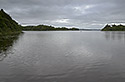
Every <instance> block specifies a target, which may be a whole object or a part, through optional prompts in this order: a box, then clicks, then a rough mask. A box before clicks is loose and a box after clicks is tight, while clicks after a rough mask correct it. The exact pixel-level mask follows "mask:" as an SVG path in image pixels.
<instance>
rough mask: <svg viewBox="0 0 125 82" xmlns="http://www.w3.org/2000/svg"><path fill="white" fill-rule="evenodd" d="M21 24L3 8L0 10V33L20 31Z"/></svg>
mask: <svg viewBox="0 0 125 82" xmlns="http://www.w3.org/2000/svg"><path fill="white" fill-rule="evenodd" d="M20 32H21V25H19V24H18V23H17V22H16V21H15V20H13V19H12V18H11V17H10V16H9V15H8V14H7V13H6V12H5V11H4V10H3V9H1V10H0V34H13V33H20Z"/></svg>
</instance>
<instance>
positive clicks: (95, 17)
mask: <svg viewBox="0 0 125 82" xmlns="http://www.w3.org/2000/svg"><path fill="white" fill-rule="evenodd" d="M0 8H3V9H4V10H5V11H6V12H7V13H9V14H10V15H11V16H12V17H13V18H14V19H15V20H16V21H18V23H20V24H21V25H38V24H47V25H53V26H57V27H58V26H61V27H62V26H66V27H79V28H102V27H103V26H104V25H105V24H106V23H117V22H121V23H124V22H125V10H124V9H125V0H0Z"/></svg>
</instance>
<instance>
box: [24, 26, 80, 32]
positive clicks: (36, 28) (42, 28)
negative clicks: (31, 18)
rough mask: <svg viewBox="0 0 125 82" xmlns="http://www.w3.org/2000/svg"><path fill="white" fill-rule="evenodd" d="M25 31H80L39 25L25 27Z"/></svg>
mask: <svg viewBox="0 0 125 82" xmlns="http://www.w3.org/2000/svg"><path fill="white" fill-rule="evenodd" d="M22 30H24V31H63V30H64V31H65V30H79V29H78V28H66V27H53V26H48V25H37V26H24V27H23V28H22Z"/></svg>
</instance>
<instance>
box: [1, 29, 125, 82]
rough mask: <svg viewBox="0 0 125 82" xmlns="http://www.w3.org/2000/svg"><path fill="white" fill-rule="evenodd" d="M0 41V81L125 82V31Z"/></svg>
mask: <svg viewBox="0 0 125 82" xmlns="http://www.w3.org/2000/svg"><path fill="white" fill-rule="evenodd" d="M0 41H1V42H0V44H1V46H0V47H1V48H0V49H1V51H0V82H125V32H101V31H34V32H33V31H28V32H24V34H21V35H19V36H18V37H16V39H14V40H13V41H12V39H11V40H9V39H8V40H6V39H1V40H0Z"/></svg>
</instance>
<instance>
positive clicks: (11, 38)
mask: <svg viewBox="0 0 125 82" xmlns="http://www.w3.org/2000/svg"><path fill="white" fill-rule="evenodd" d="M18 38H19V34H17V35H0V61H2V60H3V59H4V58H5V57H6V56H7V54H8V53H11V52H9V51H11V48H12V46H13V44H14V43H15V42H16V40H17V39H18Z"/></svg>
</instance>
